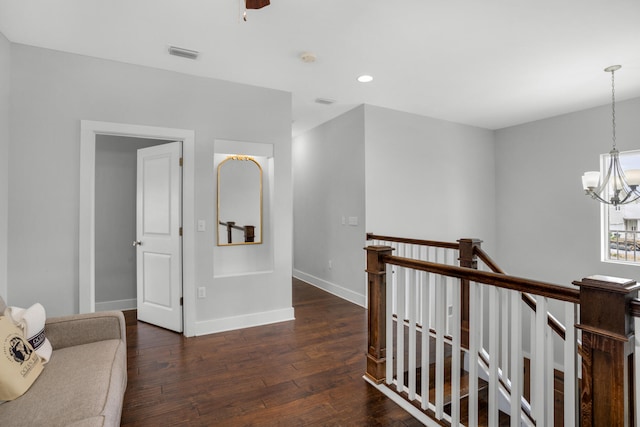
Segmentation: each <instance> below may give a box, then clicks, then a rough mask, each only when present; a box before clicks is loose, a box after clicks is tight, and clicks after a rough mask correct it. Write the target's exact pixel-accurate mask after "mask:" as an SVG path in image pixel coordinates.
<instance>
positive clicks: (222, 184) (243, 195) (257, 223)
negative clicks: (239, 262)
mask: <svg viewBox="0 0 640 427" xmlns="http://www.w3.org/2000/svg"><path fill="white" fill-rule="evenodd" d="M259 243H262V167H260V164H259V163H258V162H256V161H255V159H254V158H253V157H250V156H241V155H236V156H229V157H227V158H226V159H225V160H223V161H222V162H220V164H219V165H218V246H226V245H250V244H259Z"/></svg>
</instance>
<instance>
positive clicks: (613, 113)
mask: <svg viewBox="0 0 640 427" xmlns="http://www.w3.org/2000/svg"><path fill="white" fill-rule="evenodd" d="M614 75H615V70H611V122H612V125H613V126H612V128H613V133H612V138H613V148H614V149H615V148H616V85H615V77H614Z"/></svg>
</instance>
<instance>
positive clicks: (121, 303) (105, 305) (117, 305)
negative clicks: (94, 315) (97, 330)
mask: <svg viewBox="0 0 640 427" xmlns="http://www.w3.org/2000/svg"><path fill="white" fill-rule="evenodd" d="M137 307H138V303H137V300H136V299H135V298H133V299H121V300H116V301H105V302H96V311H112V310H132V309H134V308H137Z"/></svg>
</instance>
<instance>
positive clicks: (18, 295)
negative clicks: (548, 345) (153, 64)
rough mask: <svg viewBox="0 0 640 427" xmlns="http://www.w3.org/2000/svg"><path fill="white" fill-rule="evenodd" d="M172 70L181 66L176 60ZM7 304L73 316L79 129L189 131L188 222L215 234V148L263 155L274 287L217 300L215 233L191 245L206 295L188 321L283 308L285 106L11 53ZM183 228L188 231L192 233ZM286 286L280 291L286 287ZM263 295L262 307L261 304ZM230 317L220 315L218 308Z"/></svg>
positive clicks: (216, 87)
mask: <svg viewBox="0 0 640 427" xmlns="http://www.w3.org/2000/svg"><path fill="white" fill-rule="evenodd" d="M176 60H181V59H176ZM11 90H12V98H11V106H10V109H11V135H12V139H11V145H10V147H9V158H10V171H9V173H10V180H9V233H8V245H9V256H8V260H9V265H10V268H9V271H8V280H9V294H10V295H11V301H12V303H13V304H15V305H19V306H26V305H29V304H31V303H33V302H35V301H47V314H51V315H60V314H67V313H73V312H77V311H78V309H79V304H78V239H79V234H78V233H79V230H78V215H79V213H78V209H79V182H78V177H79V150H80V120H83V119H85V120H97V121H105V122H116V123H130V124H136V125H149V126H161V127H169V128H179V129H193V130H195V135H196V147H195V158H196V164H195V182H196V188H195V206H194V212H195V216H196V218H198V219H204V220H206V222H207V224H210V225H213V224H215V222H214V221H215V208H214V204H215V188H214V187H213V180H211V177H212V175H213V172H212V164H213V142H214V139H215V138H223V139H228V140H236V141H257V142H265V143H270V144H274V147H275V150H274V151H275V159H276V169H277V170H276V172H275V179H276V183H275V185H276V187H275V188H276V189H277V190H278V194H277V195H276V196H275V198H276V203H277V204H278V206H279V207H278V209H282V210H283V211H284V212H283V213H281V212H276V214H278V215H279V217H278V219H277V221H276V223H275V227H276V229H275V230H274V235H276V236H277V237H276V238H275V239H274V240H276V241H275V242H274V243H273V244H274V245H275V247H276V249H277V253H276V261H275V266H276V267H275V271H276V273H277V274H276V275H274V276H273V277H271V278H269V280H266V281H262V282H261V284H260V285H261V287H260V289H259V291H256V292H253V293H251V292H250V290H247V289H244V288H242V287H235V288H229V287H227V288H224V289H223V290H224V294H222V293H221V292H218V288H216V286H215V283H214V272H213V244H214V241H215V240H214V231H215V228H214V227H211V226H209V227H208V228H207V231H206V232H203V233H197V234H196V241H195V247H196V259H195V268H196V271H195V275H196V283H195V284H185V286H187V285H190V286H194V285H195V286H203V287H205V288H207V289H208V292H207V298H205V299H202V300H198V301H197V306H196V320H197V321H205V320H209V319H213V318H216V317H217V316H220V312H219V307H223V308H224V309H226V310H231V311H233V312H234V313H235V315H236V316H241V315H245V314H249V313H252V312H269V311H274V310H281V309H286V308H290V307H291V283H290V274H291V224H292V222H291V221H292V220H291V214H290V213H289V214H288V213H287V210H288V211H289V212H290V211H291V95H290V94H289V93H286V92H281V91H275V90H270V89H263V88H257V87H252V86H246V85H239V84H234V83H229V82H224V81H220V80H214V79H207V78H201V77H194V76H189V75H184V74H179V73H173V72H167V71H163V70H157V69H152V68H147V67H140V66H134V65H130V64H124V63H119V62H114V61H108V60H100V59H95V58H89V57H85V56H80V55H74V54H68V53H61V52H57V51H52V50H46V49H40V48H34V47H29V46H24V45H18V44H12V45H11ZM194 228H195V227H194ZM287 277H288V279H285V278H287ZM265 295H266V297H265ZM229 307H230V308H229Z"/></svg>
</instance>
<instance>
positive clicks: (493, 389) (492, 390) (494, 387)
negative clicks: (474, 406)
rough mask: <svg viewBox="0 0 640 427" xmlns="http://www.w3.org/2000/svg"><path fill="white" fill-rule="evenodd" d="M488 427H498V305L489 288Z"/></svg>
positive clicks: (497, 299) (498, 302) (495, 296)
mask: <svg viewBox="0 0 640 427" xmlns="http://www.w3.org/2000/svg"><path fill="white" fill-rule="evenodd" d="M488 293H489V295H488V298H489V425H490V426H497V425H498V384H499V378H498V359H499V353H498V351H499V350H498V349H499V340H500V333H499V330H500V329H499V325H498V319H499V311H498V310H499V307H498V306H499V304H500V300H499V298H500V296H499V294H498V288H496V287H495V286H489V289H488Z"/></svg>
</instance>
